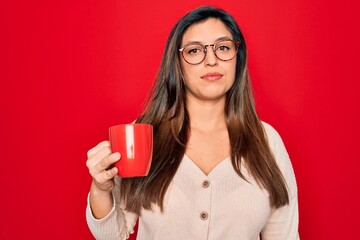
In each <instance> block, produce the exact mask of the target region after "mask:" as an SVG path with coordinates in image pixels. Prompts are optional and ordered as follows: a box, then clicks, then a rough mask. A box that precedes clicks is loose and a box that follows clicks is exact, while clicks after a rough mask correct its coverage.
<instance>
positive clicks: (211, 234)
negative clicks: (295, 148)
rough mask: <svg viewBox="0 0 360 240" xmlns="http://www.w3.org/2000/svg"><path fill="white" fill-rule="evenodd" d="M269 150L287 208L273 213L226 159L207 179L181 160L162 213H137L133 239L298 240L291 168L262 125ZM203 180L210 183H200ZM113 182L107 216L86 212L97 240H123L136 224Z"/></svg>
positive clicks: (281, 147)
mask: <svg viewBox="0 0 360 240" xmlns="http://www.w3.org/2000/svg"><path fill="white" fill-rule="evenodd" d="M263 124H264V128H265V131H266V133H267V136H268V139H269V144H270V148H271V149H272V151H273V153H274V156H275V158H276V161H277V163H278V165H279V167H280V170H281V171H282V173H283V175H284V177H285V180H286V183H287V185H288V190H289V194H290V204H289V205H286V206H283V207H281V208H279V209H272V208H271V207H270V204H269V194H268V193H267V191H266V190H263V189H261V188H260V187H259V186H258V185H257V184H256V183H255V181H254V179H253V178H252V177H251V176H250V175H249V173H248V172H247V171H246V169H245V168H244V167H243V168H242V169H243V170H242V172H243V174H244V176H245V177H246V179H247V180H248V182H247V181H245V180H243V179H242V178H240V177H239V176H238V175H237V174H236V173H235V171H234V169H233V167H232V164H231V160H230V157H228V158H226V159H224V160H223V161H222V162H220V163H219V164H218V165H217V166H216V167H215V168H214V169H213V170H212V171H211V172H210V173H209V174H208V175H205V174H204V173H203V172H202V171H201V170H200V168H198V166H196V164H195V163H194V162H193V161H192V160H191V159H190V158H189V157H187V156H186V155H185V156H184V158H183V160H182V162H181V164H180V167H179V169H178V171H177V172H176V174H175V176H174V179H173V181H172V183H171V184H170V186H169V189H168V191H167V193H166V196H165V205H164V211H163V212H160V210H159V208H158V207H157V206H153V210H152V211H148V210H142V212H141V216H140V217H139V228H138V234H137V239H138V240H151V239H155V240H192V239H193V240H205V239H206V240H220V239H226V240H227V239H230V240H232V239H239V240H258V239H260V238H259V234H260V233H261V235H262V239H263V240H298V239H299V235H298V199H297V187H296V180H295V176H294V172H293V169H292V165H291V162H290V159H289V156H288V154H287V152H286V149H285V147H284V144H283V142H282V140H281V138H280V136H279V134H278V133H277V132H276V131H275V130H274V129H273V128H272V127H271V126H270V125H268V124H266V123H263ZM204 181H207V182H208V183H209V184H208V186H207V184H204ZM120 184H121V180H120V179H119V178H116V187H115V188H114V190H113V196H114V201H115V202H116V204H115V205H114V207H113V209H112V211H111V212H110V213H109V214H108V215H107V216H106V217H104V218H103V219H100V220H97V219H95V218H94V217H93V215H92V213H91V208H90V204H89V203H88V207H87V210H86V218H87V222H88V225H89V228H90V230H91V232H92V234H93V235H94V236H95V238H96V239H99V240H115V239H116V240H118V239H127V238H128V237H129V235H130V234H131V233H133V231H134V230H133V228H134V225H135V224H136V221H137V219H138V216H136V215H135V214H132V213H129V212H126V211H124V210H123V206H122V204H121V203H120V202H119V198H118V196H119V191H118V190H119V187H118V186H119V185H120Z"/></svg>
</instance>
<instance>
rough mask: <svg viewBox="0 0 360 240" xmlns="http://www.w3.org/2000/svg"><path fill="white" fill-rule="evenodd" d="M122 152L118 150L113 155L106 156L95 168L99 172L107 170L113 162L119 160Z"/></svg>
mask: <svg viewBox="0 0 360 240" xmlns="http://www.w3.org/2000/svg"><path fill="white" fill-rule="evenodd" d="M120 157H121V156H120V153H118V152H116V153H113V154H111V155H109V156H108V157H105V158H104V159H102V160H101V161H99V163H98V164H96V166H95V168H96V170H97V172H99V173H100V172H103V171H104V170H107V169H108V168H109V167H110V166H111V165H112V164H113V163H115V162H117V161H119V159H120Z"/></svg>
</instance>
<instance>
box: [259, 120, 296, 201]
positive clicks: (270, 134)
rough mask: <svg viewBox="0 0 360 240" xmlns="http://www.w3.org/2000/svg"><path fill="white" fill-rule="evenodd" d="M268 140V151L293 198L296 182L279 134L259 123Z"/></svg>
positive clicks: (265, 124) (263, 123)
mask: <svg viewBox="0 0 360 240" xmlns="http://www.w3.org/2000/svg"><path fill="white" fill-rule="evenodd" d="M261 123H262V125H263V128H264V131H265V134H266V137H267V140H268V144H269V147H270V150H271V151H272V153H273V155H274V158H275V160H276V163H277V164H278V166H279V168H280V171H281V172H282V174H283V176H284V178H285V180H286V182H287V184H288V187H289V188H290V189H289V190H290V195H291V196H294V195H295V194H296V192H297V187H296V180H295V175H294V170H293V167H292V164H291V161H290V157H289V154H288V152H287V150H286V148H285V144H284V142H283V141H282V139H281V137H280V135H279V133H278V132H277V131H276V130H275V128H273V127H272V126H271V125H270V124H268V123H266V122H261Z"/></svg>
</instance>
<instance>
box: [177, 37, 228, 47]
mask: <svg viewBox="0 0 360 240" xmlns="http://www.w3.org/2000/svg"><path fill="white" fill-rule="evenodd" d="M222 40H232V39H231V38H229V37H219V38H217V39H216V40H215V43H216V42H219V41H222ZM189 44H203V42H201V41H188V42H187V43H185V44H183V45H189Z"/></svg>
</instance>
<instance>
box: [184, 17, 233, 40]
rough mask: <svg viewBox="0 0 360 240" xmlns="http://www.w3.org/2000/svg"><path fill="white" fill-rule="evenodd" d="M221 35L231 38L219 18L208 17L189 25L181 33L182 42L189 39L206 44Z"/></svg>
mask: <svg viewBox="0 0 360 240" xmlns="http://www.w3.org/2000/svg"><path fill="white" fill-rule="evenodd" d="M222 37H228V38H232V34H231V32H230V31H229V30H228V29H227V28H226V25H225V24H224V23H223V22H222V21H221V20H219V19H215V18H209V19H207V20H205V21H203V22H199V23H195V24H193V25H191V26H190V27H189V28H188V29H187V30H186V31H185V33H184V35H183V38H182V44H186V43H187V42H190V41H198V42H202V43H204V44H208V43H213V42H214V41H215V40H216V39H219V38H222Z"/></svg>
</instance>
